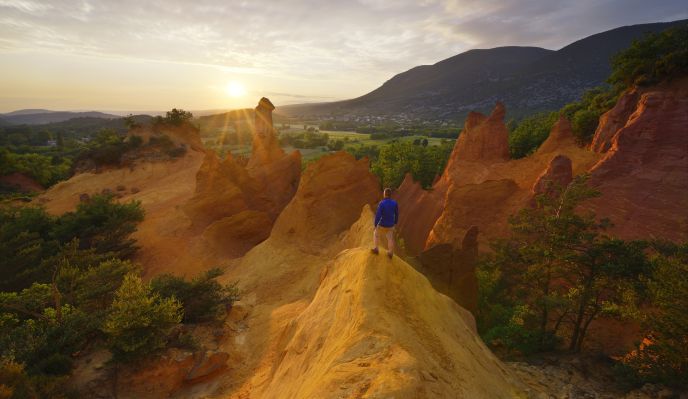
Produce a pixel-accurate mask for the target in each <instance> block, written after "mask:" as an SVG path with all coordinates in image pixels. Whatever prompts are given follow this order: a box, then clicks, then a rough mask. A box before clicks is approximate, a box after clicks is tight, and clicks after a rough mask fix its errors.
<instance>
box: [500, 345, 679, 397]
mask: <svg viewBox="0 0 688 399" xmlns="http://www.w3.org/2000/svg"><path fill="white" fill-rule="evenodd" d="M506 364H507V366H508V367H509V368H510V369H511V371H512V372H513V373H514V374H515V375H516V376H517V377H518V378H519V379H521V380H522V381H523V383H524V384H526V385H527V386H528V390H527V393H528V396H529V397H530V398H537V399H541V398H542V399H612V398H624V399H674V398H675V399H685V398H688V392H679V391H676V390H672V389H670V388H667V387H664V386H661V385H654V384H645V385H644V386H642V387H640V388H635V389H631V388H629V389H623V388H622V387H621V386H620V384H619V382H618V378H617V377H616V376H615V375H614V372H613V370H612V366H613V362H612V361H611V359H609V358H608V357H604V356H591V355H584V356H574V355H558V354H551V355H549V354H548V355H542V356H538V357H535V358H529V359H527V360H521V361H511V362H506Z"/></svg>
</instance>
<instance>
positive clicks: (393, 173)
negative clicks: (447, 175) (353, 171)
mask: <svg viewBox="0 0 688 399" xmlns="http://www.w3.org/2000/svg"><path fill="white" fill-rule="evenodd" d="M452 149H453V143H451V142H443V143H442V144H441V145H439V146H427V147H426V146H422V145H413V143H412V142H408V141H407V142H392V143H389V144H386V145H384V146H381V148H380V153H379V155H378V157H377V159H376V160H374V161H373V162H372V163H371V169H372V171H373V173H375V174H376V175H377V176H378V177H379V178H380V181H381V182H382V185H383V186H385V187H399V185H400V184H401V182H402V180H403V179H404V176H405V175H406V174H407V173H411V175H412V176H413V178H414V179H415V180H416V181H419V182H420V183H421V185H422V186H423V187H426V188H428V187H430V186H432V183H433V181H434V180H435V178H436V177H437V176H438V175H440V174H442V171H444V167H445V165H446V164H447V160H448V159H449V155H450V154H451V151H452Z"/></svg>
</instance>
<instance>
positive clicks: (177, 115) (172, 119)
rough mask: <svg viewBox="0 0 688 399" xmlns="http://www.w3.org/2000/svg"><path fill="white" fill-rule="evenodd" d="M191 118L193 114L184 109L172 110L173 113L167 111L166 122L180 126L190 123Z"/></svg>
mask: <svg viewBox="0 0 688 399" xmlns="http://www.w3.org/2000/svg"><path fill="white" fill-rule="evenodd" d="M191 118H193V114H192V113H191V112H189V111H184V110H183V109H177V108H172V110H171V111H167V116H166V117H165V122H167V123H170V124H172V125H177V126H179V125H181V124H184V123H186V122H188V121H190V120H191Z"/></svg>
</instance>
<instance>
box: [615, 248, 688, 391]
mask: <svg viewBox="0 0 688 399" xmlns="http://www.w3.org/2000/svg"><path fill="white" fill-rule="evenodd" d="M653 248H654V249H655V251H656V254H655V255H654V256H653V258H652V263H653V266H654V270H653V273H652V276H651V277H649V278H647V279H646V283H647V287H648V294H649V295H648V296H649V298H650V306H651V307H650V310H649V312H648V313H647V314H645V315H644V317H643V318H642V320H641V321H642V325H643V329H644V331H645V332H646V338H645V339H644V340H643V342H642V343H641V344H640V346H639V347H638V348H637V349H636V350H634V351H632V352H631V353H629V354H628V355H627V356H626V357H625V358H624V359H623V361H622V362H623V364H624V365H625V366H626V367H627V368H630V370H632V372H633V374H635V376H634V378H635V379H636V381H639V382H641V383H645V382H651V383H663V384H667V385H671V386H678V387H680V388H683V389H685V388H688V315H687V314H686V309H688V243H686V242H684V243H683V244H674V243H668V242H653Z"/></svg>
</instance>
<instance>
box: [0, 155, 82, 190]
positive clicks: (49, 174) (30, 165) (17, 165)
mask: <svg viewBox="0 0 688 399" xmlns="http://www.w3.org/2000/svg"><path fill="white" fill-rule="evenodd" d="M71 166H72V164H71V161H70V160H69V159H67V158H59V157H58V158H54V157H51V156H46V155H41V154H37V153H26V154H18V153H14V152H10V151H9V150H8V149H6V148H0V176H1V175H8V174H12V173H21V174H24V175H26V176H29V177H31V178H32V179H34V180H36V181H37V182H38V183H39V184H41V185H42V186H44V187H50V186H52V185H53V184H55V183H57V182H59V181H61V180H65V179H67V178H68V177H69V176H70V174H71V172H70V171H71Z"/></svg>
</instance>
